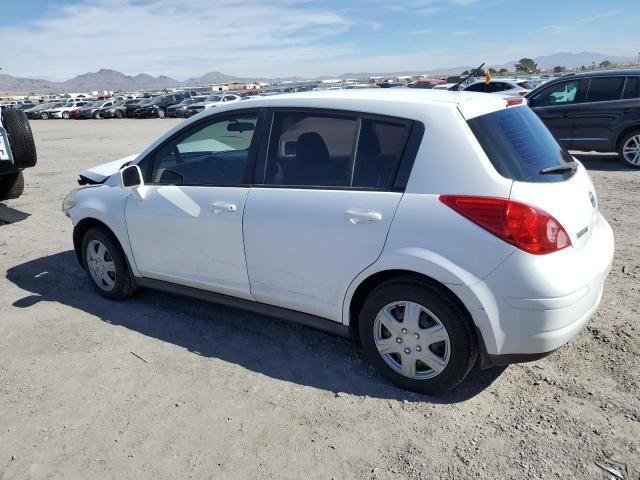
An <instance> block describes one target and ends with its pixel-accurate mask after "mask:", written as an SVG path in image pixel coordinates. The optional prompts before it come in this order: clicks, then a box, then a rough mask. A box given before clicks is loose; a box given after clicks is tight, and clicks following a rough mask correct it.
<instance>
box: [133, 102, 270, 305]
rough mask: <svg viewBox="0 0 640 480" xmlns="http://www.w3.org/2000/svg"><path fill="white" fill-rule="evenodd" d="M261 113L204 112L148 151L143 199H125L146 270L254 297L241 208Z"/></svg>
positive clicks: (137, 257)
mask: <svg viewBox="0 0 640 480" xmlns="http://www.w3.org/2000/svg"><path fill="white" fill-rule="evenodd" d="M258 117H259V114H258V112H257V111H240V112H229V113H226V114H221V115H217V116H216V117H213V118H209V119H205V120H203V121H201V122H199V123H198V124H196V125H195V126H192V127H189V128H188V130H187V131H185V132H184V133H179V134H178V135H177V136H175V137H174V138H172V139H169V140H168V141H167V142H165V143H163V144H162V145H160V146H159V147H158V148H157V149H156V150H155V151H154V152H153V153H152V154H151V155H150V156H149V157H147V158H148V160H149V163H150V164H149V165H148V166H146V165H145V176H146V182H147V183H146V185H145V187H144V195H143V198H137V197H136V196H133V195H132V196H131V197H129V199H128V200H127V204H126V220H127V230H128V232H129V240H130V242H131V247H132V250H133V256H134V260H135V263H136V266H137V268H138V270H139V271H140V272H141V273H142V275H143V276H145V277H149V278H154V279H157V280H165V281H170V282H175V283H181V284H184V285H188V286H192V287H196V288H204V289H208V290H211V291H215V292H218V293H224V294H229V295H235V296H238V297H242V298H247V299H250V298H251V295H250V292H249V282H248V278H247V269H246V263H245V256H244V245H243V239H242V215H243V211H244V207H245V201H246V198H247V194H248V191H249V188H248V185H249V183H250V179H251V175H252V171H253V163H254V162H253V160H254V158H255V148H256V147H255V141H254V138H257V137H258V135H255V132H256V129H257V125H258ZM145 162H146V160H145Z"/></svg>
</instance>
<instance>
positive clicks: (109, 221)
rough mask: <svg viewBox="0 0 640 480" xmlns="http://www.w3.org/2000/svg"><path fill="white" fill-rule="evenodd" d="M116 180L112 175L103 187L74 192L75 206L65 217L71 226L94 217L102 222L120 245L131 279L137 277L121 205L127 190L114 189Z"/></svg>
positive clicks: (138, 274) (128, 193)
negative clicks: (67, 216) (129, 268)
mask: <svg viewBox="0 0 640 480" xmlns="http://www.w3.org/2000/svg"><path fill="white" fill-rule="evenodd" d="M117 180H118V179H117V176H115V175H114V176H112V177H110V178H109V179H107V181H106V182H105V183H104V184H103V185H100V186H93V187H86V188H81V189H79V190H77V192H76V204H75V206H74V207H73V208H72V209H71V210H70V211H69V215H70V216H71V221H72V222H73V225H74V227H75V226H77V225H78V224H79V223H80V222H81V221H82V220H84V219H86V218H94V219H96V220H99V221H100V222H102V223H104V224H105V225H106V226H107V227H108V228H109V229H110V230H111V232H112V233H113V234H114V235H115V236H116V238H117V239H118V242H120V245H121V246H122V249H123V250H124V253H125V255H126V256H127V259H128V260H129V265H130V267H131V273H132V274H133V275H134V276H135V277H141V276H142V275H141V273H140V271H139V270H138V267H137V266H136V263H135V259H134V257H133V251H132V249H131V243H130V242H129V235H128V233H127V224H126V217H125V205H126V203H127V198H128V197H129V195H130V194H131V192H130V189H129V188H122V187H120V186H118V181H117ZM87 192H90V193H89V194H87Z"/></svg>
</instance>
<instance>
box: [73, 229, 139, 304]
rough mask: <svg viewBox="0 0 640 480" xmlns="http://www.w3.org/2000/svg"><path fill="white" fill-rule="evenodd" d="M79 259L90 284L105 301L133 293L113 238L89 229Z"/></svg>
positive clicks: (123, 258) (130, 278)
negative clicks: (81, 260) (80, 258)
mask: <svg viewBox="0 0 640 480" xmlns="http://www.w3.org/2000/svg"><path fill="white" fill-rule="evenodd" d="M82 259H83V263H84V267H85V270H86V271H87V275H88V276H89V279H90V280H91V283H92V284H93V286H94V287H95V289H96V290H97V291H98V293H99V294H100V295H102V296H103V297H105V298H108V299H109V300H124V299H125V298H127V297H130V296H131V295H133V293H134V292H135V291H136V283H135V280H134V278H133V275H132V274H131V270H130V269H129V264H128V263H127V258H126V256H125V254H124V252H123V251H122V248H121V247H120V244H119V243H118V241H117V240H116V238H115V236H114V235H113V234H112V233H111V232H109V231H108V230H107V229H106V228H104V227H93V228H91V229H89V230H88V231H87V233H85V235H84V237H83V239H82Z"/></svg>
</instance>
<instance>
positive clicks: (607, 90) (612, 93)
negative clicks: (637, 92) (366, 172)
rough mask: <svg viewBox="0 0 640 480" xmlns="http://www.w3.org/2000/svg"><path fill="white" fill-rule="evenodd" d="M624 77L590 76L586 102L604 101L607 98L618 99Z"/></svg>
mask: <svg viewBox="0 0 640 480" xmlns="http://www.w3.org/2000/svg"><path fill="white" fill-rule="evenodd" d="M624 80H625V78H624V77H603V78H592V79H591V82H589V91H588V92H587V98H586V101H587V102H606V101H608V100H620V97H621V96H622V88H623V87H624Z"/></svg>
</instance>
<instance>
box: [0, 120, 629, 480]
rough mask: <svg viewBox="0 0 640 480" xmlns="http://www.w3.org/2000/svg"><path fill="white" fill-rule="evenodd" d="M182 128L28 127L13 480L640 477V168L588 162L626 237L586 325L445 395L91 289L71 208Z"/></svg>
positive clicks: (311, 339)
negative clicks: (32, 152) (67, 198)
mask: <svg viewBox="0 0 640 480" xmlns="http://www.w3.org/2000/svg"><path fill="white" fill-rule="evenodd" d="M175 123H176V121H174V120H167V119H164V120H160V119H158V120H102V121H93V120H88V121H62V120H60V121H55V120H48V121H34V122H32V128H33V130H34V134H35V137H36V141H37V148H38V153H39V163H38V166H37V167H36V168H34V169H31V170H28V171H27V172H26V184H27V185H26V193H25V194H24V196H23V197H21V198H20V199H18V200H12V201H8V202H5V203H4V204H0V218H2V219H4V220H5V222H13V223H7V224H4V225H0V479H1V480H6V479H45V478H46V479H49V478H54V479H93V478H112V479H125V478H128V479H145V478H181V479H187V478H189V479H221V478H233V479H251V478H276V479H300V478H314V479H315V478H319V479H332V478H334V479H351V478H354V479H355V478H358V479H360V478H373V479H391V478H394V479H395V478H423V479H441V478H444V479H467V478H486V479H503V478H515V479H520V478H522V479H538V478H546V479H549V478H562V479H609V478H617V477H615V476H614V477H612V474H611V473H607V472H605V470H603V469H602V468H601V467H599V466H598V465H596V463H595V462H598V463H600V464H601V465H602V466H605V467H613V468H615V469H616V470H618V471H619V472H620V473H621V474H622V477H624V478H625V479H639V478H640V399H639V396H640V340H639V334H640V325H639V324H638V314H639V309H640V281H639V279H640V242H639V241H638V236H639V232H640V214H639V213H638V205H640V171H630V170H627V169H626V168H624V167H623V166H622V165H621V164H620V163H618V162H617V161H616V159H615V158H608V157H603V156H591V157H583V159H584V163H585V165H586V166H587V167H588V168H589V169H590V172H591V175H592V176H593V179H594V181H595V184H596V188H597V191H598V194H599V198H600V208H601V209H602V211H603V212H604V214H605V215H606V217H607V218H608V219H609V221H610V223H611V225H612V227H613V229H614V231H615V235H616V258H615V262H614V265H613V270H612V272H611V275H610V277H609V279H608V281H607V285H606V288H605V292H604V297H603V300H602V304H601V306H600V308H599V310H598V312H597V313H596V315H595V317H594V318H593V320H592V321H591V323H590V324H589V326H588V328H587V329H585V330H584V331H582V332H581V333H580V335H579V336H578V337H577V338H575V339H574V340H573V341H572V342H571V343H570V344H569V345H567V346H565V347H564V348H562V349H560V350H559V351H558V352H556V353H555V354H553V355H552V356H550V357H548V358H546V359H544V360H541V361H538V362H535V363H529V364H522V365H514V366H510V367H508V368H506V369H504V368H502V369H493V370H488V371H476V372H474V373H473V375H472V377H471V378H470V379H468V380H467V381H465V383H464V384H463V385H462V386H461V387H460V388H458V389H457V390H456V391H455V392H453V393H450V394H448V395H445V396H443V397H438V398H430V397H424V396H419V395H416V394H412V393H409V392H406V391H403V390H400V389H398V388H395V387H393V386H391V385H389V384H388V383H386V382H385V381H384V380H383V379H382V378H381V377H380V376H379V375H378V374H376V373H375V372H373V371H372V370H371V369H370V368H369V366H368V364H367V362H366V360H365V359H364V357H363V354H362V353H361V351H360V350H359V349H358V348H357V347H356V346H355V345H353V344H352V343H350V342H349V341H347V340H343V339H340V338H335V337H332V336H329V335H326V334H323V333H319V332H316V331H313V330H310V329H307V328H304V327H301V326H297V325H292V324H289V323H286V322H284V321H279V320H274V319H271V318H266V317H262V316H260V315H256V314H251V313H246V312H243V311H238V310H234V309H231V308H226V307H221V306H217V305H214V304H207V303H204V302H198V301H194V300H190V299H184V298H180V297H176V296H171V295H167V294H159V293H155V292H151V291H146V292H143V293H142V294H140V295H139V296H137V297H136V298H134V299H133V300H130V301H126V302H122V303H111V302H109V301H107V300H104V299H102V298H101V297H99V296H98V295H97V294H96V293H95V292H94V291H93V289H92V288H91V285H90V284H89V281H88V279H87V278H86V277H85V274H84V272H83V271H82V270H81V269H80V267H79V265H78V263H77V261H76V259H75V255H74V253H73V251H72V242H71V231H72V228H71V223H70V222H69V220H68V219H67V218H66V217H65V216H64V215H63V214H62V212H61V211H60V204H61V202H62V199H63V197H64V195H65V194H66V193H67V192H68V191H69V190H71V189H72V188H74V187H75V186H76V183H75V181H76V178H77V173H78V172H79V171H80V170H81V169H83V168H86V167H89V166H92V165H95V164H98V163H102V162H105V161H108V160H112V159H116V158H120V157H123V156H125V155H128V154H131V153H134V152H137V151H140V150H141V149H142V148H143V147H145V146H146V145H148V144H149V143H150V142H151V141H152V140H154V139H155V138H156V137H158V136H159V135H160V134H161V133H163V132H164V131H165V130H167V129H169V128H170V127H172V126H173V125H175ZM134 353H135V354H136V355H134ZM140 357H142V358H140ZM143 359H144V360H143Z"/></svg>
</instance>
